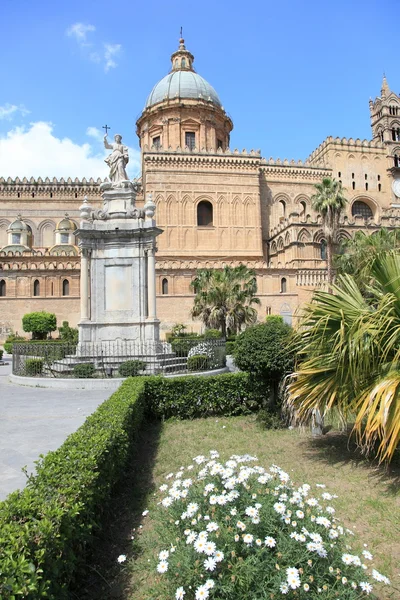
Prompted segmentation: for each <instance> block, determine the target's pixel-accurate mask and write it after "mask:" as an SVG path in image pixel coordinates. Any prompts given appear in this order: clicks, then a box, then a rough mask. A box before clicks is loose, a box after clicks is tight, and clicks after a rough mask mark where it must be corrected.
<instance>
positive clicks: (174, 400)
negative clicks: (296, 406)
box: [145, 373, 268, 419]
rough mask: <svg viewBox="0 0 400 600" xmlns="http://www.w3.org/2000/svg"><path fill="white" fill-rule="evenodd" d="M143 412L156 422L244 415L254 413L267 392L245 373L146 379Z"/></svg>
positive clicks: (263, 386)
mask: <svg viewBox="0 0 400 600" xmlns="http://www.w3.org/2000/svg"><path fill="white" fill-rule="evenodd" d="M145 394H146V409H147V413H148V415H149V416H151V417H155V418H157V419H169V418H171V417H175V418H177V419H195V418H199V417H209V416H214V415H224V416H231V415H243V414H249V413H251V412H255V411H257V410H258V409H259V408H260V407H261V406H262V405H263V404H264V403H265V399H266V397H267V396H268V388H267V387H266V386H265V385H263V384H260V383H258V382H257V381H255V379H254V377H251V375H249V374H248V373H226V374H223V375H212V376H209V377H195V376H191V375H188V376H186V377H177V378H176V379H166V378H163V377H149V378H146V387H145Z"/></svg>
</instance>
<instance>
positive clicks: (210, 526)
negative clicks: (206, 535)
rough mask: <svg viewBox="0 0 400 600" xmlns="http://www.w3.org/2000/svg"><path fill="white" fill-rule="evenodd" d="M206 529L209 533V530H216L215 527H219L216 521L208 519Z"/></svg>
mask: <svg viewBox="0 0 400 600" xmlns="http://www.w3.org/2000/svg"><path fill="white" fill-rule="evenodd" d="M206 529H207V531H209V532H210V533H211V531H217V529H219V525H218V523H215V521H210V522H209V523H207V527H206Z"/></svg>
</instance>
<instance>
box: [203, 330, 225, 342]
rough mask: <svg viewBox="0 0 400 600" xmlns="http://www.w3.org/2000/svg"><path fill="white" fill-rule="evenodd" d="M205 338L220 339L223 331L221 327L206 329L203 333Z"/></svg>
mask: <svg viewBox="0 0 400 600" xmlns="http://www.w3.org/2000/svg"><path fill="white" fill-rule="evenodd" d="M203 338H204V339H205V340H220V339H221V338H222V333H221V331H219V329H206V330H205V332H204V335H203Z"/></svg>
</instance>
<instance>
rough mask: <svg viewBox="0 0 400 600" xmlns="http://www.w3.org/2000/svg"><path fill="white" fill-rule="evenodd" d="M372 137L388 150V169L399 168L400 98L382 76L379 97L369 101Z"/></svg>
mask: <svg viewBox="0 0 400 600" xmlns="http://www.w3.org/2000/svg"><path fill="white" fill-rule="evenodd" d="M369 108H370V113H371V127H372V136H373V139H374V140H380V141H381V142H382V143H383V144H384V145H385V146H386V147H387V150H388V156H389V168H393V167H394V168H400V97H399V96H398V95H396V94H395V93H394V92H392V91H391V90H390V88H389V85H388V82H387V80H386V77H385V75H384V76H383V81H382V89H381V95H380V97H378V98H376V99H375V101H372V100H370V101H369Z"/></svg>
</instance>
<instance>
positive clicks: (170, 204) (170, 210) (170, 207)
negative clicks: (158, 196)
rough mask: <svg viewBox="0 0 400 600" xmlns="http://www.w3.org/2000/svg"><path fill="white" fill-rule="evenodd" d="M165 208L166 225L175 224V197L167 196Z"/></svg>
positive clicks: (172, 195)
mask: <svg viewBox="0 0 400 600" xmlns="http://www.w3.org/2000/svg"><path fill="white" fill-rule="evenodd" d="M165 208H166V221H165V223H166V225H174V224H176V221H177V219H176V197H175V196H174V194H169V196H168V197H167V201H166V204H165Z"/></svg>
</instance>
